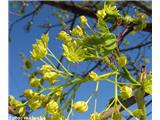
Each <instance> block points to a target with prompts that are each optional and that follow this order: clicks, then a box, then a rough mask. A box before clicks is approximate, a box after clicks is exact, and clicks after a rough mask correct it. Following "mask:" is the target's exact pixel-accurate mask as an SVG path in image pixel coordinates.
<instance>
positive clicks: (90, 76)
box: [88, 71, 98, 81]
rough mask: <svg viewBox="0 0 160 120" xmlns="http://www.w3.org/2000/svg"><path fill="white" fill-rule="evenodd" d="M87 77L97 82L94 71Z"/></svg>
mask: <svg viewBox="0 0 160 120" xmlns="http://www.w3.org/2000/svg"><path fill="white" fill-rule="evenodd" d="M88 77H89V78H90V79H92V80H95V81H96V80H98V75H97V73H95V72H94V71H91V72H90V73H89V75H88Z"/></svg>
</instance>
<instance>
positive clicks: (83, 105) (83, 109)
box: [73, 101, 88, 113]
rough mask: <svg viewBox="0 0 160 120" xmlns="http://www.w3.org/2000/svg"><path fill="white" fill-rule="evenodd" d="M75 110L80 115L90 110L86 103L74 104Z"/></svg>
mask: <svg viewBox="0 0 160 120" xmlns="http://www.w3.org/2000/svg"><path fill="white" fill-rule="evenodd" d="M73 108H74V109H75V110H76V111H77V112H80V113H83V112H86V111H87V110H88V104H87V102H85V101H78V102H76V103H74V104H73Z"/></svg>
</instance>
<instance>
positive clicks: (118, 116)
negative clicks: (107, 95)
mask: <svg viewBox="0 0 160 120" xmlns="http://www.w3.org/2000/svg"><path fill="white" fill-rule="evenodd" d="M112 120H122V113H121V112H119V111H116V112H115V113H113V114H112Z"/></svg>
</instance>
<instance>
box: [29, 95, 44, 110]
mask: <svg viewBox="0 0 160 120" xmlns="http://www.w3.org/2000/svg"><path fill="white" fill-rule="evenodd" d="M41 105H42V101H41V100H40V99H39V96H34V97H33V98H31V99H30V100H29V101H28V106H29V107H30V109H31V110H36V109H38V108H39V107H41Z"/></svg>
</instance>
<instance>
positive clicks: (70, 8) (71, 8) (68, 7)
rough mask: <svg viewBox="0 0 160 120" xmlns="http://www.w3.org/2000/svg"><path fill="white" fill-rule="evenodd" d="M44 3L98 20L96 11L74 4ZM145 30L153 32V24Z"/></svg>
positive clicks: (44, 2)
mask: <svg viewBox="0 0 160 120" xmlns="http://www.w3.org/2000/svg"><path fill="white" fill-rule="evenodd" d="M42 3H43V4H46V5H50V6H54V7H57V8H60V9H63V10H67V11H69V12H72V13H75V14H77V15H86V16H89V17H91V18H95V19H97V16H96V11H95V10H92V9H89V8H87V7H84V6H81V5H76V4H72V3H71V2H58V1H42ZM110 22H111V23H113V22H114V21H110ZM122 25H123V24H122ZM143 30H144V31H146V32H152V23H148V24H147V26H146V28H144V29H143Z"/></svg>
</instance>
